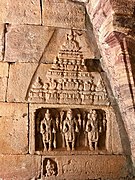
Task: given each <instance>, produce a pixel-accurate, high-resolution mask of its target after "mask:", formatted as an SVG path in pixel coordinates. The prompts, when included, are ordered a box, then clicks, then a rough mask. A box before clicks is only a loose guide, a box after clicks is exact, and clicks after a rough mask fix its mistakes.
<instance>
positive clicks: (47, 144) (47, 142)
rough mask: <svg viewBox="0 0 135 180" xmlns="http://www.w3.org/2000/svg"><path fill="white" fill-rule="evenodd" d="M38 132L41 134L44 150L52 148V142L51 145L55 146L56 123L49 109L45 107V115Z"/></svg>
mask: <svg viewBox="0 0 135 180" xmlns="http://www.w3.org/2000/svg"><path fill="white" fill-rule="evenodd" d="M40 133H41V134H42V139H43V144H44V151H47V150H49V151H50V150H52V144H53V147H54V148H56V125H55V122H54V121H53V119H52V117H51V114H50V112H49V109H47V111H46V113H45V117H44V119H43V120H42V121H41V125H40Z"/></svg>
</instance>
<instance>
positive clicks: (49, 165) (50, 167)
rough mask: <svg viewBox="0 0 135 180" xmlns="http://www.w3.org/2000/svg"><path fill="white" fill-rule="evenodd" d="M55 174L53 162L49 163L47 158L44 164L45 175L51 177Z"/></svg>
mask: <svg viewBox="0 0 135 180" xmlns="http://www.w3.org/2000/svg"><path fill="white" fill-rule="evenodd" d="M55 175H56V171H55V166H54V164H53V163H51V161H50V160H47V164H46V177H51V176H55Z"/></svg>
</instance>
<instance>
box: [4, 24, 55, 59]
mask: <svg viewBox="0 0 135 180" xmlns="http://www.w3.org/2000/svg"><path fill="white" fill-rule="evenodd" d="M53 32H54V30H53V29H50V28H49V29H48V28H45V27H43V26H32V25H27V26H23V25H22V26H8V27H7V34H6V42H7V43H6V52H5V61H8V62H38V61H39V60H40V58H41V55H42V53H43V52H44V50H45V47H46V46H47V44H48V42H49V40H50V38H51V36H52V34H53Z"/></svg>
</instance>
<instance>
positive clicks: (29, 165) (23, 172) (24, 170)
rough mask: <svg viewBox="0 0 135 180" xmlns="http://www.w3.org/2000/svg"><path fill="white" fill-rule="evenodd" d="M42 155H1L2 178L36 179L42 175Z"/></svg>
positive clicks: (0, 170) (0, 168) (17, 179)
mask: <svg viewBox="0 0 135 180" xmlns="http://www.w3.org/2000/svg"><path fill="white" fill-rule="evenodd" d="M40 164H41V157H39V156H31V155H0V178H1V179H16V180H21V179H25V180H28V179H35V178H38V177H39V176H40Z"/></svg>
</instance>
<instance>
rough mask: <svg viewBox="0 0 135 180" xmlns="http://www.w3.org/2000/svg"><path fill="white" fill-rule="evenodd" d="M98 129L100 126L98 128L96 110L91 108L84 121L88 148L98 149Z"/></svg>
mask: <svg viewBox="0 0 135 180" xmlns="http://www.w3.org/2000/svg"><path fill="white" fill-rule="evenodd" d="M100 131H101V127H100V128H99V123H98V119H97V112H96V110H91V111H90V112H89V113H88V115H87V123H86V132H88V142H89V148H90V150H94V149H95V150H98V140H99V132H100ZM93 144H94V145H93ZM93 146H94V148H93Z"/></svg>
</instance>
